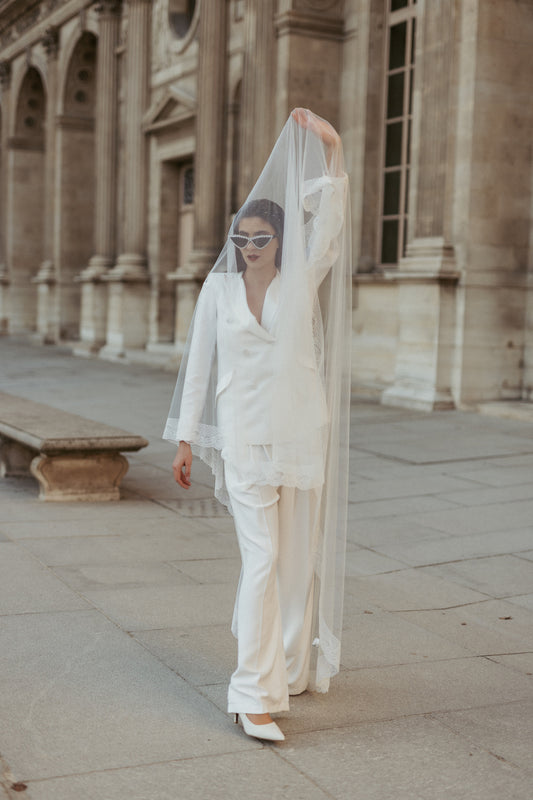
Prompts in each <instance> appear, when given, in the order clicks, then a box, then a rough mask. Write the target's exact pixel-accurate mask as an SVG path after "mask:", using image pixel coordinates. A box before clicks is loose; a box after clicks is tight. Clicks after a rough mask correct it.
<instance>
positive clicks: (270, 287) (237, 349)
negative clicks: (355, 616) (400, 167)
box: [164, 109, 351, 741]
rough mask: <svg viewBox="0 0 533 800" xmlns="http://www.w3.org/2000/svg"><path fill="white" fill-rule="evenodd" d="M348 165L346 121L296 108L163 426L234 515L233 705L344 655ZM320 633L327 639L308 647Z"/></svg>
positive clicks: (183, 476) (185, 463)
mask: <svg viewBox="0 0 533 800" xmlns="http://www.w3.org/2000/svg"><path fill="white" fill-rule="evenodd" d="M346 219H347V179H346V176H345V174H344V172H343V167H342V147H341V143H340V138H339V136H338V134H337V133H336V132H335V130H334V129H333V128H332V127H331V125H329V123H327V122H326V121H325V120H322V119H320V118H319V117H317V116H315V115H314V114H312V113H311V112H310V111H307V110H305V109H295V110H294V111H293V112H292V114H291V117H290V118H289V120H288V122H287V123H286V125H285V127H284V129H283V131H282V133H281V135H280V137H279V139H278V141H277V143H276V145H275V147H274V150H273V152H272V154H271V156H270V158H269V160H268V162H267V164H266V166H265V168H264V170H263V172H262V173H261V176H260V177H259V179H258V181H257V183H256V185H255V187H254V189H253V190H252V192H251V193H250V195H249V197H248V199H247V201H246V203H245V204H244V206H243V207H242V208H241V209H240V211H239V212H238V214H237V215H236V217H235V220H234V222H233V225H232V228H231V231H230V235H229V238H228V242H227V243H226V245H225V246H224V248H223V250H222V252H221V254H220V256H219V258H218V259H217V262H216V264H215V266H214V267H213V270H212V271H211V273H210V274H209V276H208V277H207V279H206V280H205V282H204V284H203V287H202V291H201V293H200V296H199V298H198V303H197V306H196V310H195V314H194V318H193V322H192V323H191V329H190V332H189V337H188V343H187V347H186V350H185V355H184V357H183V359H182V364H181V367H180V373H179V375H178V382H177V385H176V391H175V393H174V398H173V402H172V406H171V410H170V414H169V419H168V421H167V426H166V428H165V433H164V438H167V439H170V440H171V441H174V442H176V443H178V445H179V446H178V452H177V454H176V457H175V459H174V463H173V470H174V476H175V478H176V481H177V482H178V483H179V484H180V486H182V487H183V488H185V489H187V488H189V486H190V485H191V480H190V475H191V464H192V453H193V451H194V452H196V453H197V454H198V455H199V456H200V457H201V458H203V460H205V461H206V463H208V464H209V465H210V466H211V468H212V471H213V474H214V476H215V494H216V496H217V497H218V498H219V499H220V500H221V501H222V502H224V503H225V504H226V505H227V506H228V508H229V510H230V511H231V513H232V514H233V516H234V522H235V529H236V532H237V537H238V542H239V548H240V552H241V558H242V569H241V576H240V580H239V586H238V590H237V599H236V603H235V610H234V618H233V625H232V631H233V633H234V634H235V635H236V636H237V639H238V664H237V669H236V670H235V672H234V673H233V675H232V677H231V681H230V686H229V690H228V711H229V712H232V713H234V714H235V721H238V720H239V719H240V721H241V723H242V725H243V727H244V730H245V732H246V733H247V734H249V735H251V736H255V737H258V738H261V739H270V740H274V741H279V740H282V739H283V738H284V736H283V734H282V732H281V731H280V729H279V727H278V726H277V725H276V723H275V722H273V721H272V718H271V716H270V714H271V713H274V712H279V711H285V710H287V709H288V708H289V695H290V694H299V693H301V692H303V691H305V690H306V689H307V688H312V689H316V690H318V691H327V689H328V686H329V678H330V677H331V676H332V675H334V674H335V673H336V672H337V671H338V668H339V655H340V629H341V624H342V592H343V574H344V552H345V536H346V499H347V452H348V444H347V443H348V408H349V386H350V382H349V335H350V333H349V331H350V314H349V309H350V299H351V298H350V291H351V276H350V269H349V249H350V248H349V237H348V225H347V224H346ZM312 643H313V644H314V645H316V647H314V648H312Z"/></svg>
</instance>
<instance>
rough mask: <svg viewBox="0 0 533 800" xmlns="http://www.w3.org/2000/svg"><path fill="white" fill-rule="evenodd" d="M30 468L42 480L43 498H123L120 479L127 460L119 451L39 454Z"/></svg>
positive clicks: (71, 499) (95, 499) (56, 499)
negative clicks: (53, 454) (121, 496)
mask: <svg viewBox="0 0 533 800" xmlns="http://www.w3.org/2000/svg"><path fill="white" fill-rule="evenodd" d="M31 471H32V474H33V475H35V477H36V478H37V480H38V481H39V485H40V491H39V499H40V500H53V501H55V502H68V501H73V500H74V501H85V502H95V501H102V500H120V490H119V486H120V481H121V480H122V478H123V477H124V475H125V474H126V472H127V471H128V462H127V459H126V458H124V456H122V455H120V454H119V453H79V454H78V453H69V454H66V455H55V456H52V455H50V456H48V455H38V456H36V457H35V458H34V459H33V461H32V462H31Z"/></svg>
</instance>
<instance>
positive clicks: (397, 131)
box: [385, 122, 402, 167]
mask: <svg viewBox="0 0 533 800" xmlns="http://www.w3.org/2000/svg"><path fill="white" fill-rule="evenodd" d="M401 161H402V123H401V122H393V123H391V124H390V125H387V143H386V147H385V166H386V167H396V166H399V165H400V164H401Z"/></svg>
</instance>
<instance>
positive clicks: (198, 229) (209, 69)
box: [168, 0, 228, 354]
mask: <svg viewBox="0 0 533 800" xmlns="http://www.w3.org/2000/svg"><path fill="white" fill-rule="evenodd" d="M227 5H228V4H227V2H226V0H220V2H216V3H209V4H208V3H206V2H203V3H202V5H201V9H200V25H199V57H198V58H199V63H198V89H197V96H198V113H197V117H196V154H195V200H194V245H193V249H192V251H191V253H190V254H189V259H188V263H187V264H186V266H185V268H184V269H183V271H182V270H178V271H177V272H174V273H171V274H170V275H168V277H169V279H170V280H175V281H176V326H175V328H176V349H177V352H178V354H179V353H180V352H181V350H182V348H183V344H184V337H185V336H186V332H187V328H188V325H189V322H190V320H191V316H192V310H193V309H194V303H195V302H196V298H197V296H198V292H199V290H200V286H201V283H202V280H203V279H204V277H205V276H206V275H207V273H208V272H209V270H210V269H211V267H212V266H213V263H214V261H215V259H216V257H217V255H218V253H219V250H220V247H221V245H222V240H223V237H224V231H225V226H226V219H225V209H224V179H225V153H226V147H225V130H226V118H225V110H226V78H225V76H226V21H227V20H226V16H227Z"/></svg>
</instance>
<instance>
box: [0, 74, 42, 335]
mask: <svg viewBox="0 0 533 800" xmlns="http://www.w3.org/2000/svg"><path fill="white" fill-rule="evenodd" d="M45 117H46V95H45V90H44V85H43V81H42V78H41V75H40V73H39V72H38V70H37V69H35V67H30V68H29V69H28V70H27V72H26V75H25V76H24V79H23V81H22V84H21V86H20V90H19V94H18V98H17V103H16V112H15V129H14V134H15V135H14V136H13V137H12V138H11V139H10V140H9V153H8V159H7V161H8V163H7V173H8V174H7V180H8V202H7V209H6V212H7V213H6V223H7V225H6V255H7V261H8V263H9V264H10V273H11V274H10V287H9V306H10V319H9V330H10V332H12V333H17V332H21V331H33V330H35V327H36V313H37V293H36V291H35V286H34V285H33V284H32V278H33V277H34V276H35V274H36V273H37V271H38V268H39V264H40V263H41V260H42V251H43V210H44V163H45V159H44V151H45ZM4 160H5V159H4ZM47 202H52V199H51V198H49V199H48V200H47Z"/></svg>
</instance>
